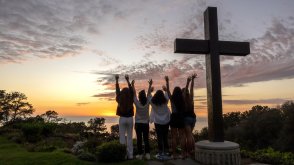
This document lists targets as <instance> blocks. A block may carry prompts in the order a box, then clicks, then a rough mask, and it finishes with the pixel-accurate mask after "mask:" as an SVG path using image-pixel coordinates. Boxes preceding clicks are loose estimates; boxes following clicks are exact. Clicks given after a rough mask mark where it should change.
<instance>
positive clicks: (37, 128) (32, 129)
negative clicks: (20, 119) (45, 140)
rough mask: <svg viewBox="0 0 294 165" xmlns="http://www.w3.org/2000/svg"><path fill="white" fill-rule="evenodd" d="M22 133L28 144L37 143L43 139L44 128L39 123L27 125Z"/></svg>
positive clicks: (22, 128) (23, 127)
mask: <svg viewBox="0 0 294 165" xmlns="http://www.w3.org/2000/svg"><path fill="white" fill-rule="evenodd" d="M21 131H22V133H23V135H24V137H25V138H26V140H27V141H28V142H37V141H38V140H40V139H41V131H42V126H41V125H40V124H39V123H25V124H23V125H22V127H21Z"/></svg>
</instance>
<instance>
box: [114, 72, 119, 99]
mask: <svg viewBox="0 0 294 165" xmlns="http://www.w3.org/2000/svg"><path fill="white" fill-rule="evenodd" d="M118 79H119V75H115V93H116V95H119V93H120V89H119V84H118Z"/></svg>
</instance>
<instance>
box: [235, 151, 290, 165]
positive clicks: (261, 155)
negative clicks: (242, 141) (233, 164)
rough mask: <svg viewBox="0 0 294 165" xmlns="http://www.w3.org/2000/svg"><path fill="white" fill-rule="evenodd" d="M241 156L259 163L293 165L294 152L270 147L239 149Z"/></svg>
mask: <svg viewBox="0 0 294 165" xmlns="http://www.w3.org/2000/svg"><path fill="white" fill-rule="evenodd" d="M241 156H242V158H251V159H253V160H256V161H258V162H261V163H269V164H283V165H294V154H293V153H291V152H284V153H283V152H279V151H275V150H273V149H272V148H267V149H262V150H257V151H255V152H252V151H247V150H241Z"/></svg>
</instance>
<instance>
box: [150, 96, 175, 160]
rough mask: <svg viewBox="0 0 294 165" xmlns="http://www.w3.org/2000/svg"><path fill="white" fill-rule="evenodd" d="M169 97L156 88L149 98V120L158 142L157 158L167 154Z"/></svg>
mask: <svg viewBox="0 0 294 165" xmlns="http://www.w3.org/2000/svg"><path fill="white" fill-rule="evenodd" d="M168 100H169V97H168V94H167V93H166V92H165V93H163V91H162V90H157V91H156V93H155V94H154V96H153V97H152V99H151V102H150V104H151V107H152V108H151V114H150V122H151V123H153V122H154V125H155V132H156V136H157V143H158V155H157V158H159V159H162V158H163V156H168V151H169V146H168V128H169V121H170V109H169V108H168V106H167V103H168Z"/></svg>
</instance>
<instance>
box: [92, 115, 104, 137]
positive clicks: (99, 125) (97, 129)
mask: <svg viewBox="0 0 294 165" xmlns="http://www.w3.org/2000/svg"><path fill="white" fill-rule="evenodd" d="M88 124H89V127H88V130H90V131H93V133H94V134H103V133H105V131H106V126H105V119H104V118H99V117H95V118H93V119H90V120H89V121H88Z"/></svg>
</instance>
